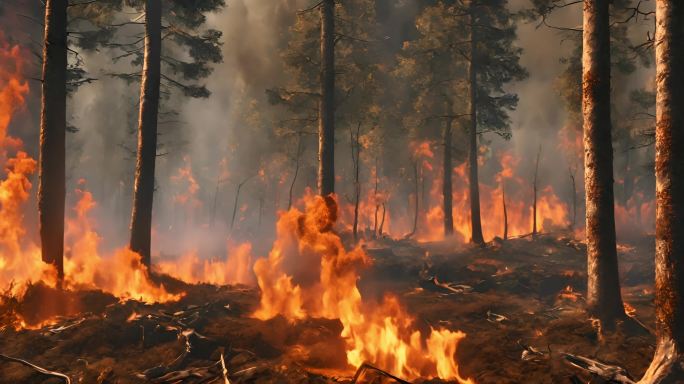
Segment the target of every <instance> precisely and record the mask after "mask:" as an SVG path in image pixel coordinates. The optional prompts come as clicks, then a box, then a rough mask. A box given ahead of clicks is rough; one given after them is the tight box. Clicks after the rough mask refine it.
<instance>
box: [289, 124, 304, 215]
mask: <svg viewBox="0 0 684 384" xmlns="http://www.w3.org/2000/svg"><path fill="white" fill-rule="evenodd" d="M301 158H302V135H301V133H300V134H297V153H296V154H295V171H294V175H293V176H292V183H290V191H289V195H288V198H287V210H288V211H289V210H290V208H292V194H293V191H294V187H295V183H297V177H298V176H299V168H300V160H301Z"/></svg>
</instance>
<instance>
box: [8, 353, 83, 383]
mask: <svg viewBox="0 0 684 384" xmlns="http://www.w3.org/2000/svg"><path fill="white" fill-rule="evenodd" d="M0 359H3V360H7V361H11V362H14V363H19V364H22V365H25V366H27V367H29V368H32V369H33V370H35V371H36V372H38V373H41V374H43V375H46V376H52V377H58V378H60V379H62V380H64V382H65V383H66V384H71V379H70V378H69V376H67V375H65V374H63V373H59V372H55V371H50V370H47V369H45V368H43V367H39V366H37V365H35V364H32V363H29V362H28V361H26V360H23V359H19V358H16V357H10V356H7V355H3V354H0Z"/></svg>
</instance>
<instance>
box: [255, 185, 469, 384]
mask: <svg viewBox="0 0 684 384" xmlns="http://www.w3.org/2000/svg"><path fill="white" fill-rule="evenodd" d="M303 204H304V206H305V210H304V212H301V211H299V210H298V209H296V208H293V209H291V210H290V211H289V212H283V213H282V214H281V216H280V219H279V220H278V224H277V235H278V236H277V239H276V241H275V243H274V245H273V249H272V250H271V253H270V254H269V257H268V258H267V259H261V260H258V261H257V262H256V263H255V266H254V272H255V273H256V275H257V281H258V284H259V287H260V288H261V292H262V294H261V303H260V304H261V305H260V307H259V309H258V310H257V311H256V312H255V313H254V315H253V316H254V317H256V318H259V319H269V318H272V317H274V316H276V315H279V314H280V315H283V316H284V317H286V318H288V319H290V320H291V321H295V320H298V319H304V318H306V317H308V316H315V317H324V318H334V319H339V320H340V322H341V323H342V325H343V331H342V334H341V336H342V337H343V338H344V339H345V340H346V342H347V362H348V363H349V364H351V365H353V366H359V365H360V364H361V363H363V362H364V361H368V362H371V363H373V364H375V365H378V366H380V367H382V368H383V369H386V370H388V371H390V372H392V373H394V374H397V375H402V376H405V377H408V378H411V379H412V378H417V377H440V378H443V379H456V380H458V381H459V382H460V383H472V380H470V379H463V378H462V377H461V376H460V374H459V372H458V364H457V363H456V361H455V360H454V354H455V352H456V349H457V346H458V343H459V341H460V340H461V339H463V337H465V334H463V333H462V332H452V331H449V330H446V329H438V330H435V329H433V330H432V332H431V334H430V336H429V337H428V338H427V340H425V339H423V337H422V335H421V333H420V331H417V330H414V328H413V319H412V318H411V316H409V315H408V314H407V313H406V312H405V311H404V309H403V308H402V307H401V305H400V304H399V301H398V299H397V298H395V297H393V296H388V297H386V298H385V300H384V301H383V302H382V303H381V304H379V305H370V304H369V303H365V302H364V301H363V299H362V297H361V292H360V291H359V289H358V287H357V285H356V281H357V280H358V279H359V269H360V268H362V267H364V266H368V265H369V264H370V262H371V260H370V258H369V257H368V255H367V254H366V253H365V252H364V251H363V249H362V248H361V247H360V246H357V247H356V248H354V249H352V250H351V251H347V250H346V249H345V248H344V245H343V244H342V241H341V239H340V237H339V236H338V235H337V234H336V233H335V232H334V231H333V230H332V228H333V226H334V224H335V223H336V221H337V203H336V201H335V199H334V198H331V197H329V198H322V197H319V196H311V195H310V194H309V195H307V196H306V197H305V198H304V199H303Z"/></svg>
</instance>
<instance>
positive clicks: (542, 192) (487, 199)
mask: <svg viewBox="0 0 684 384" xmlns="http://www.w3.org/2000/svg"><path fill="white" fill-rule="evenodd" d="M423 151H424V150H423ZM421 153H422V152H421ZM429 153H432V151H429ZM493 159H498V164H499V167H500V171H499V172H497V173H496V174H495V175H494V177H493V180H492V181H491V182H488V181H487V180H482V179H481V180H480V209H481V213H480V217H481V220H482V230H483V235H484V237H485V240H491V239H493V238H494V237H495V236H502V235H503V232H504V210H503V204H502V201H503V191H502V189H501V186H502V184H503V185H505V188H506V209H507V216H508V235H509V236H521V235H525V234H529V233H531V232H532V226H533V214H532V212H533V209H532V201H533V191H532V185H531V181H529V180H525V179H523V178H522V177H520V176H519V174H521V173H522V172H521V170H520V166H519V164H520V159H519V158H518V157H516V156H514V155H513V154H511V153H510V152H508V151H503V152H501V153H499V154H498V156H496V157H493ZM480 160H481V161H482V162H483V164H484V162H486V161H487V159H486V158H485V157H484V156H481V157H480ZM430 161H433V160H430ZM433 169H434V170H436V171H432V170H433ZM429 170H430V171H426V172H424V177H426V178H428V179H431V186H430V205H429V206H428V207H423V209H422V213H421V215H420V217H419V225H418V231H417V234H416V239H417V240H418V241H439V240H443V239H444V208H443V205H442V200H443V197H442V181H443V180H442V170H441V169H440V166H439V165H438V164H435V165H433V166H431V167H430V168H429ZM467 171H468V164H467V163H463V164H460V165H458V166H456V167H455V168H454V169H453V175H452V177H453V184H452V185H453V191H452V195H453V218H454V230H455V232H456V234H457V238H460V239H461V240H466V241H467V240H470V238H471V237H472V228H471V221H470V191H469V186H470V179H469V177H468V172H467ZM568 212H569V208H568V205H567V204H566V203H565V202H563V201H562V200H561V199H560V198H559V197H558V196H557V195H556V193H555V191H554V189H553V187H552V186H550V185H548V186H545V187H540V188H539V190H538V192H537V228H538V230H539V231H545V230H547V231H548V230H551V229H553V228H566V227H568V226H569V224H570V220H569V213H568Z"/></svg>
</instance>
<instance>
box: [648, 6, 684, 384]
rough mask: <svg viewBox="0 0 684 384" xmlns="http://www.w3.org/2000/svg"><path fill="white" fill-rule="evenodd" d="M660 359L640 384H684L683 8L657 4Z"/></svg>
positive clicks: (654, 359)
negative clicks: (683, 220) (683, 383)
mask: <svg viewBox="0 0 684 384" xmlns="http://www.w3.org/2000/svg"><path fill="white" fill-rule="evenodd" d="M656 20H657V22H656V35H655V42H656V44H655V47H656V94H657V96H656V162H655V172H656V204H657V209H656V255H655V264H656V282H655V286H656V294H655V295H656V299H655V302H656V325H657V332H656V333H657V342H658V345H657V347H656V352H655V356H654V358H653V362H652V363H651V366H650V367H649V368H648V370H647V371H646V374H645V375H644V378H643V379H642V381H641V383H681V382H684V358H683V355H682V354H683V353H684V222H682V218H684V111H683V110H682V103H684V72H682V68H684V3H682V2H681V1H679V0H659V1H657V2H656Z"/></svg>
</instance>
